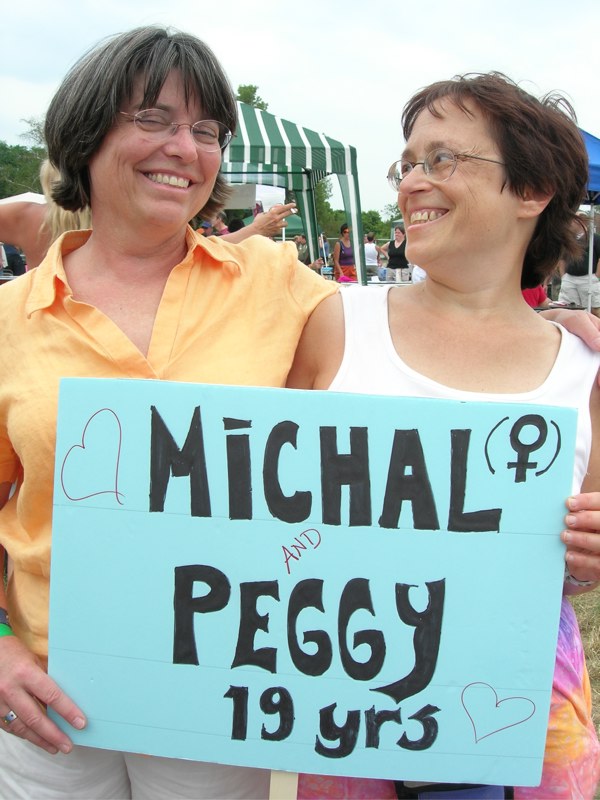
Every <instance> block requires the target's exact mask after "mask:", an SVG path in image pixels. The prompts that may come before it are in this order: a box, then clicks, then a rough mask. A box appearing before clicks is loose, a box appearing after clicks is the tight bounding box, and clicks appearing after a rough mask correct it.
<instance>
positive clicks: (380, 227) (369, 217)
mask: <svg viewBox="0 0 600 800" xmlns="http://www.w3.org/2000/svg"><path fill="white" fill-rule="evenodd" d="M361 218H362V224H363V231H364V232H365V233H374V234H375V238H376V239H387V238H388V236H389V233H390V228H389V225H387V224H386V223H385V222H384V221H383V220H382V219H381V215H380V214H379V211H363V212H362V215H361Z"/></svg>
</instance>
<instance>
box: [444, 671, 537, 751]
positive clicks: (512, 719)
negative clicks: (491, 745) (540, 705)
mask: <svg viewBox="0 0 600 800" xmlns="http://www.w3.org/2000/svg"><path fill="white" fill-rule="evenodd" d="M460 699H461V702H462V705H463V708H464V709H465V712H466V714H467V716H468V717H469V720H470V721H471V725H472V726H473V732H474V734H475V741H476V742H480V741H481V740H482V739H486V738H487V737H488V736H492V735H493V734H495V733H499V732H500V731H505V730H506V729H507V728H513V727H514V726H515V725H521V724H522V723H523V722H527V720H528V719H531V717H533V715H534V714H535V703H534V702H533V700H530V699H529V698H528V697H505V698H504V700H499V699H498V694H497V692H496V690H495V689H494V688H493V687H492V686H490V685H489V683H481V682H475V683H469V684H468V685H467V686H465V688H464V689H463V690H462V694H461V696H460Z"/></svg>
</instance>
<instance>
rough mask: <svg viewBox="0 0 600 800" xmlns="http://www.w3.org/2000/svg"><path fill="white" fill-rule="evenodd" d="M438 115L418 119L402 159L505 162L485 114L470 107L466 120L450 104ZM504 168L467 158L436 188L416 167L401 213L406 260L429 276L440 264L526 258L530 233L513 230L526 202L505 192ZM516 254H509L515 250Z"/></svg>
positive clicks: (403, 188) (403, 187) (403, 190)
mask: <svg viewBox="0 0 600 800" xmlns="http://www.w3.org/2000/svg"><path fill="white" fill-rule="evenodd" d="M437 110H438V111H439V112H440V116H439V117H437V116H434V115H433V114H431V112H430V111H428V110H426V109H425V110H423V111H421V113H420V114H419V115H418V117H417V119H416V121H415V124H414V126H413V129H412V132H411V135H410V139H409V141H408V142H407V144H406V148H405V152H404V157H405V158H407V159H408V160H410V161H412V162H422V161H423V159H424V158H425V156H426V155H428V154H429V153H430V152H431V151H432V150H435V149H436V148H448V149H449V150H452V151H453V152H454V153H461V154H469V155H473V156H480V157H482V158H486V157H487V158H491V159H496V160H498V161H502V158H501V156H500V154H499V152H498V148H497V146H496V143H495V141H494V139H493V137H492V135H491V132H490V130H489V128H488V125H487V123H486V121H485V119H484V117H483V115H482V114H481V112H480V111H479V110H478V109H477V108H476V107H475V106H473V105H471V106H470V107H469V111H470V114H465V112H464V111H462V110H461V109H459V108H458V107H457V106H456V105H455V104H454V103H452V102H450V101H448V100H446V101H441V102H439V103H438V104H437ZM503 183H504V170H503V167H502V166H501V165H498V164H493V163H489V162H487V161H479V160H475V159H466V160H462V161H459V162H458V164H457V167H456V170H455V172H454V174H453V175H451V177H450V178H448V180H446V181H437V180H435V178H434V177H432V176H429V175H426V174H425V172H424V170H423V166H422V165H421V164H419V165H418V166H415V168H414V169H413V170H412V171H411V172H410V173H409V174H408V175H407V176H406V177H405V178H404V179H403V180H402V183H401V184H400V191H399V194H398V206H399V208H400V210H401V211H402V216H403V219H404V224H405V229H406V237H407V249H406V254H407V257H408V259H409V260H410V261H411V262H412V263H414V264H418V265H419V266H420V267H423V268H424V269H427V270H428V271H430V270H432V269H434V268H435V266H436V265H438V264H440V265H445V266H448V265H450V264H452V263H454V264H455V265H460V264H464V263H466V261H467V260H468V259H469V258H474V259H477V260H478V261H479V263H481V264H484V263H486V259H487V260H489V256H490V253H506V248H507V247H510V248H513V250H514V253H515V255H516V254H517V253H518V254H519V256H518V257H520V255H521V252H520V251H521V247H522V239H523V236H527V237H529V235H530V230H529V228H528V229H527V231H525V230H523V229H522V226H520V225H518V224H516V222H517V219H519V216H520V206H521V201H520V200H519V198H517V197H516V196H515V195H514V194H513V193H512V192H510V191H509V190H508V189H507V188H503ZM510 252H512V251H510Z"/></svg>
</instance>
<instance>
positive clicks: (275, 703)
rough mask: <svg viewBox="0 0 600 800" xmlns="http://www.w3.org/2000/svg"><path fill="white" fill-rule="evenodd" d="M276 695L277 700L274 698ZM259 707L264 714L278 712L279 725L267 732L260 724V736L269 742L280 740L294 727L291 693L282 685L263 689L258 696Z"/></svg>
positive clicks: (285, 737)
mask: <svg viewBox="0 0 600 800" xmlns="http://www.w3.org/2000/svg"><path fill="white" fill-rule="evenodd" d="M275 696H277V700H275ZM260 707H261V710H262V711H263V712H264V713H265V714H279V727H278V728H277V730H274V731H272V732H269V731H268V730H267V729H266V728H265V726H264V725H263V726H262V729H261V732H260V738H261V739H265V740H266V741H269V742H281V741H283V740H284V739H287V737H288V736H289V735H290V733H291V732H292V728H293V727H294V703H293V700H292V695H291V694H290V693H289V692H288V690H287V689H284V688H283V686H274V687H273V688H272V689H265V691H264V692H263V693H262V694H261V696H260Z"/></svg>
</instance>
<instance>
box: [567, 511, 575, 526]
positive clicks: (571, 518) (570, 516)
mask: <svg viewBox="0 0 600 800" xmlns="http://www.w3.org/2000/svg"><path fill="white" fill-rule="evenodd" d="M565 521H566V523H567V525H571V526H573V527H575V523H576V522H577V517H576V516H575V514H567V516H566V517H565Z"/></svg>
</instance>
